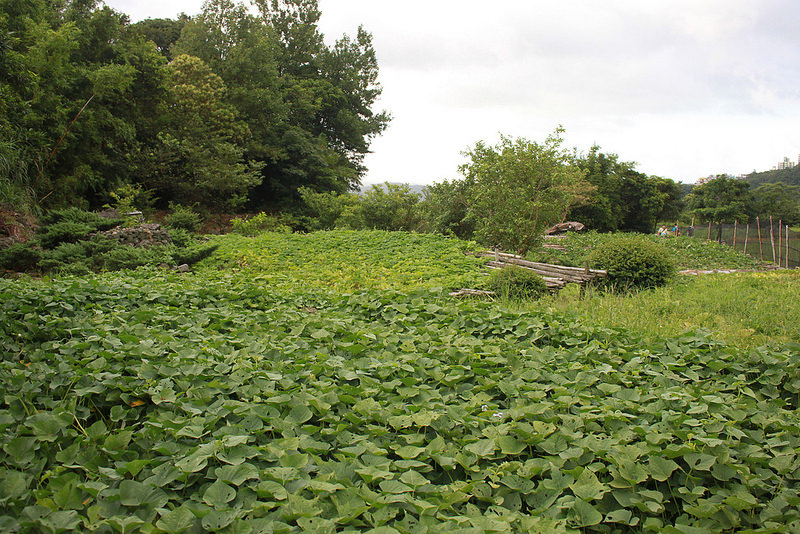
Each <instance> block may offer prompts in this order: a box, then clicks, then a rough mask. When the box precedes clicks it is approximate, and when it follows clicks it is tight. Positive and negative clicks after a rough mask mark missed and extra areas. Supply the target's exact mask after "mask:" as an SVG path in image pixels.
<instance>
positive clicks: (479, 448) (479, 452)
mask: <svg viewBox="0 0 800 534" xmlns="http://www.w3.org/2000/svg"><path fill="white" fill-rule="evenodd" d="M464 449H466V450H467V451H469V452H471V453H472V454H474V455H475V456H478V457H479V458H484V457H486V456H491V455H492V454H493V453H494V451H495V449H496V447H495V444H494V440H493V439H481V440H478V441H476V442H474V443H470V444H469V445H467V446H466V447H464Z"/></svg>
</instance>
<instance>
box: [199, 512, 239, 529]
mask: <svg viewBox="0 0 800 534" xmlns="http://www.w3.org/2000/svg"><path fill="white" fill-rule="evenodd" d="M235 519H236V511H234V510H211V511H210V512H209V513H208V514H206V515H205V516H203V519H202V521H201V524H202V525H203V528H204V529H206V530H209V531H216V530H220V529H223V528H225V527H227V526H228V525H230V524H231V523H233V521H234V520H235Z"/></svg>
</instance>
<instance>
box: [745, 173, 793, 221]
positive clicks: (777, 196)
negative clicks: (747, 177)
mask: <svg viewBox="0 0 800 534" xmlns="http://www.w3.org/2000/svg"><path fill="white" fill-rule="evenodd" d="M753 199H754V206H753V211H754V212H755V213H756V214H758V215H759V216H760V217H762V218H764V219H766V218H768V217H772V219H773V220H775V221H783V222H784V223H786V224H790V225H796V224H800V185H789V184H786V183H784V182H774V183H767V184H762V185H760V186H758V187H756V188H755V189H754V190H753Z"/></svg>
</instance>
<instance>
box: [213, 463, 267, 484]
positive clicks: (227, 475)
mask: <svg viewBox="0 0 800 534" xmlns="http://www.w3.org/2000/svg"><path fill="white" fill-rule="evenodd" d="M214 474H215V475H216V476H217V479H218V480H221V481H223V482H227V483H229V484H233V485H234V486H240V485H241V484H242V483H243V482H244V481H245V480H251V479H258V478H259V475H258V469H256V467H255V466H254V465H253V464H250V463H243V464H239V465H236V466H233V465H225V466H222V467H218V468H217V469H216V470H215V471H214Z"/></svg>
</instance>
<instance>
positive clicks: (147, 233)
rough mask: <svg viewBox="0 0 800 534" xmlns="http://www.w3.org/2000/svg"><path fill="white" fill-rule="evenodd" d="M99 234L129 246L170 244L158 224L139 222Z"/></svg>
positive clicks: (170, 239) (170, 241)
mask: <svg viewBox="0 0 800 534" xmlns="http://www.w3.org/2000/svg"><path fill="white" fill-rule="evenodd" d="M98 233H99V234H100V235H104V236H107V237H110V238H112V239H116V240H117V241H119V242H120V243H121V244H123V245H129V246H131V247H152V246H153V245H171V244H172V238H171V237H170V236H169V232H167V231H166V230H165V229H164V228H162V227H161V225H160V224H140V225H138V226H130V227H128V226H118V227H116V228H112V229H111V230H106V231H105V232H98Z"/></svg>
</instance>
